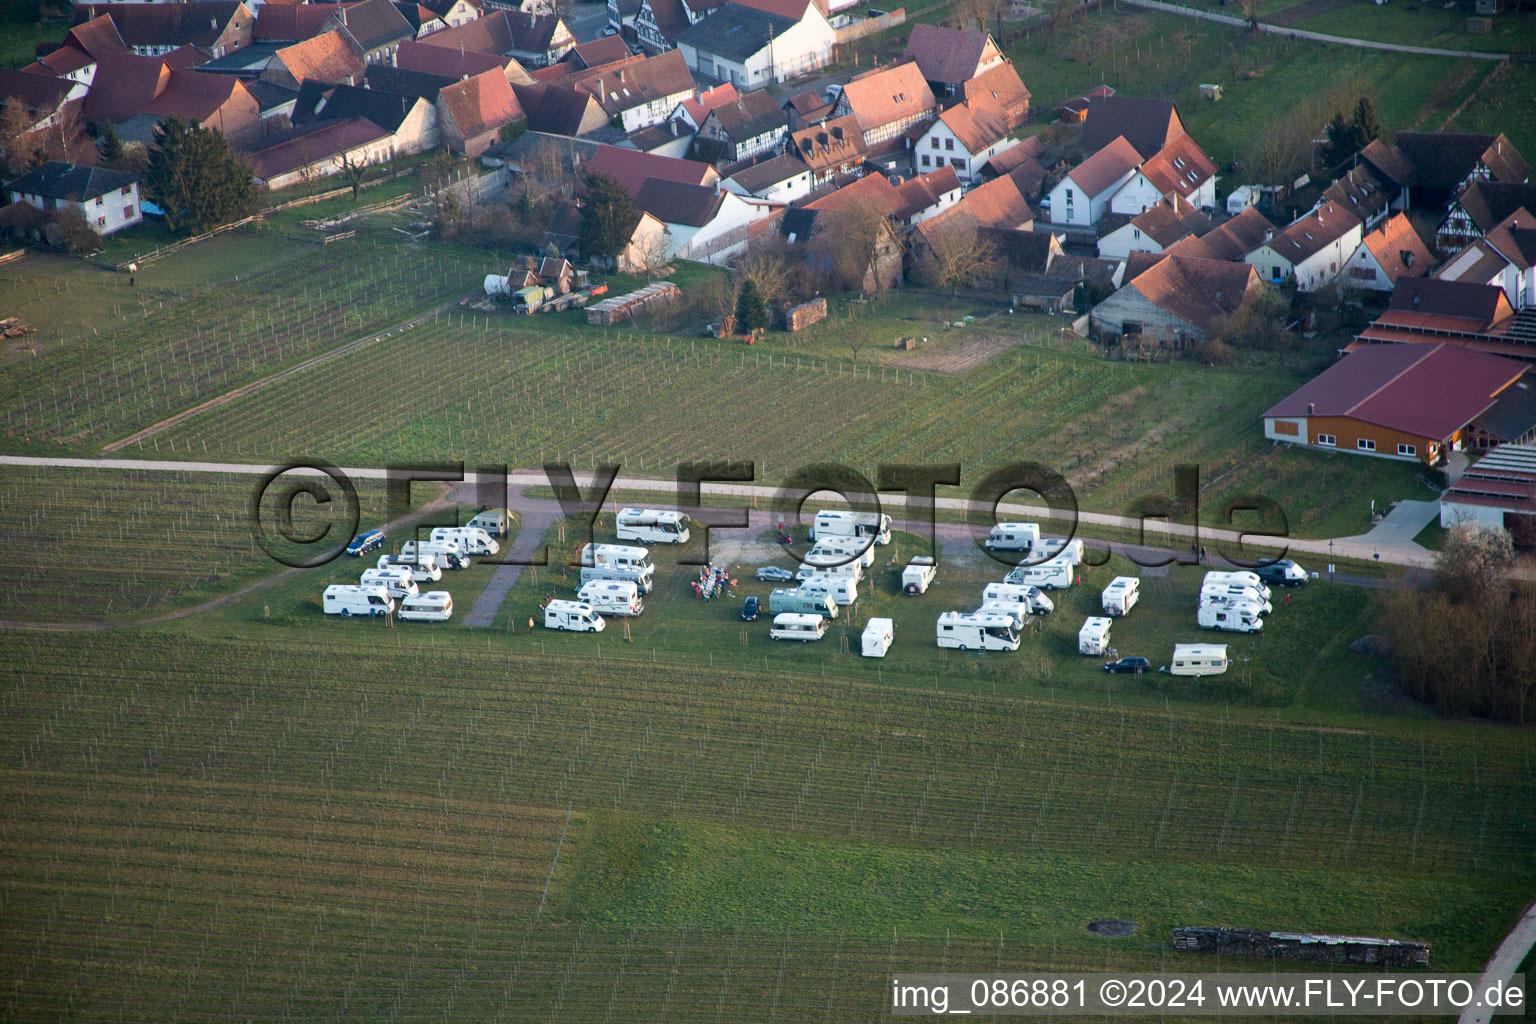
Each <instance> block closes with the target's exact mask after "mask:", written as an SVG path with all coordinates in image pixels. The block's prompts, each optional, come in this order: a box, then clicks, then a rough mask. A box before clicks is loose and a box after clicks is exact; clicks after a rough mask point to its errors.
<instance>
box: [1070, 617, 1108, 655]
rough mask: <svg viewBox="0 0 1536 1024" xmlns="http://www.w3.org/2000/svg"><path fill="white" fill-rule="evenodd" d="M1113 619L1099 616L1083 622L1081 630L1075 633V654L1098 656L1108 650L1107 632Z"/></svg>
mask: <svg viewBox="0 0 1536 1024" xmlns="http://www.w3.org/2000/svg"><path fill="white" fill-rule="evenodd" d="M1114 624H1115V623H1114V620H1113V619H1106V618H1102V617H1099V616H1094V617H1092V618H1088V619H1084V620H1083V628H1082V629H1080V630H1078V631H1077V653H1078V654H1092V655H1094V656H1098V655H1100V654H1103V653H1104V652H1105V651H1108V650H1109V630H1110V627H1111V626H1113V625H1114Z"/></svg>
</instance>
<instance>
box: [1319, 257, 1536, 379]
mask: <svg viewBox="0 0 1536 1024" xmlns="http://www.w3.org/2000/svg"><path fill="white" fill-rule="evenodd" d="M1441 341H1446V342H1450V343H1451V344H1455V345H1463V346H1467V347H1471V348H1475V349H1479V350H1481V351H1484V352H1492V353H1494V354H1496V355H1501V356H1508V357H1510V358H1512V359H1522V360H1526V361H1536V316H1533V314H1532V313H1531V312H1530V311H1526V312H1523V313H1516V312H1515V308H1514V307H1513V306H1511V305H1510V304H1509V297H1508V296H1507V295H1505V294H1504V289H1502V288H1500V287H1498V286H1497V285H1491V284H1475V283H1473V282H1470V281H1444V280H1439V279H1437V278H1432V277H1400V278H1398V279H1397V284H1396V285H1395V286H1394V287H1393V289H1392V296H1391V298H1389V299H1388V300H1387V308H1386V310H1385V311H1384V312H1382V313H1381V315H1380V316H1378V317H1377V318H1376V319H1375V321H1374V322H1372V323H1371V324H1370V326H1368V327H1366V328H1365V329H1364V330H1363V331H1361V332H1360V333H1359V334H1358V335H1356V336H1355V340H1354V341H1352V342H1350V343H1349V345H1347V346H1345V347H1346V348H1349V349H1356V348H1359V347H1361V346H1362V345H1368V344H1375V343H1380V342H1393V343H1396V344H1419V345H1422V344H1433V343H1436V342H1441Z"/></svg>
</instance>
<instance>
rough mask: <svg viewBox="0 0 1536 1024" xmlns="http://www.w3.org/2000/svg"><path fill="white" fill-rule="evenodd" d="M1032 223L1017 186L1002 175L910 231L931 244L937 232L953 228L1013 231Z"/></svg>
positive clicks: (975, 189) (973, 190)
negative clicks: (958, 226) (961, 226)
mask: <svg viewBox="0 0 1536 1024" xmlns="http://www.w3.org/2000/svg"><path fill="white" fill-rule="evenodd" d="M1033 221H1034V214H1033V212H1031V210H1030V208H1029V203H1028V202H1027V201H1025V199H1024V195H1023V193H1021V192H1020V191H1019V186H1018V185H1017V184H1015V183H1014V180H1013V179H1012V178H1010V177H1008V176H1007V175H1004V176H1003V177H1001V178H994V179H992V180H991V181H989V182H987V183H986V184H984V185H978V186H977V187H976V188H973V189H971V190H970V191H969V192H967V193H966V194H965V195H963V196H961V197H960V201H959V202H958V203H956V204H955V205H954V206H951V207H950V208H949V209H947V210H945V211H944V212H943V213H941V214H939V215H938V216H937V217H930V218H928V219H927V220H925V221H923V222H922V223H921V224H919V225H917V227H916V228H914V229H913V230H914V231H916V232H917V234H918V235H919V236H920V237H922V238H923V239H925V240H931V239H932V238H933V237H934V236H935V235H936V234H937V233H938V232H940V231H943V230H946V229H947V228H949V227H951V226H953V225H955V224H962V225H970V226H974V227H978V228H983V227H985V228H1004V229H1009V230H1012V229H1018V228H1024V227H1028V226H1029V225H1030V224H1031V223H1033Z"/></svg>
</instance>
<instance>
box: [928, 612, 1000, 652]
mask: <svg viewBox="0 0 1536 1024" xmlns="http://www.w3.org/2000/svg"><path fill="white" fill-rule="evenodd" d="M938 640H939V646H940V647H953V648H955V649H957V650H961V651H1016V650H1018V649H1019V631H1018V630H1017V629H1015V628H1014V626H1013V620H1012V619H1010V618H1009V617H1008V616H1006V615H993V614H991V613H990V612H945V613H944V614H943V615H940V616H939V621H938Z"/></svg>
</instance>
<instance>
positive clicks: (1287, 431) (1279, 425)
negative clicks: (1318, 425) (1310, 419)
mask: <svg viewBox="0 0 1536 1024" xmlns="http://www.w3.org/2000/svg"><path fill="white" fill-rule="evenodd" d="M1270 430H1271V431H1272V432H1273V433H1276V434H1281V435H1284V436H1285V437H1299V436H1300V435H1301V424H1299V423H1296V422H1295V421H1294V420H1275V421H1274V424H1273V425H1272V426H1271V427H1270Z"/></svg>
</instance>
